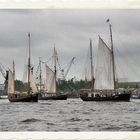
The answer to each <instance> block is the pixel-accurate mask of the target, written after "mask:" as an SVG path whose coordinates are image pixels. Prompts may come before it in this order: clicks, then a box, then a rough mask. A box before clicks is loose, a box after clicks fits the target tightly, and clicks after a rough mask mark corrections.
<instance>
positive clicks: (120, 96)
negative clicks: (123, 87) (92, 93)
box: [80, 93, 131, 102]
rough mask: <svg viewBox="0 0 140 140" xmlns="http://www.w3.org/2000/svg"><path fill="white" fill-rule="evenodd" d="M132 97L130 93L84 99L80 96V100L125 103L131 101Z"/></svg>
mask: <svg viewBox="0 0 140 140" xmlns="http://www.w3.org/2000/svg"><path fill="white" fill-rule="evenodd" d="M130 97H131V94H130V93H125V94H118V95H115V96H110V97H84V96H80V98H81V99H82V100H83V101H125V102H128V101H130Z"/></svg>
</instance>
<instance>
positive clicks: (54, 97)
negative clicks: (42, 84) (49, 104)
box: [39, 95, 67, 100]
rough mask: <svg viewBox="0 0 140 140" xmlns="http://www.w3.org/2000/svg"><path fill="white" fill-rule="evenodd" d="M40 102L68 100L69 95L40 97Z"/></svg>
mask: <svg viewBox="0 0 140 140" xmlns="http://www.w3.org/2000/svg"><path fill="white" fill-rule="evenodd" d="M39 100H67V95H55V96H40V97H39Z"/></svg>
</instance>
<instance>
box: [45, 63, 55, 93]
mask: <svg viewBox="0 0 140 140" xmlns="http://www.w3.org/2000/svg"><path fill="white" fill-rule="evenodd" d="M45 89H46V90H47V92H48V93H56V81H55V73H54V72H53V71H52V70H51V69H50V68H49V67H48V66H47V65H46V86H45Z"/></svg>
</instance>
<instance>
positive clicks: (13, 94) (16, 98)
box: [8, 33, 38, 102]
mask: <svg viewBox="0 0 140 140" xmlns="http://www.w3.org/2000/svg"><path fill="white" fill-rule="evenodd" d="M28 38H29V50H28V51H29V56H28V73H27V79H28V83H27V84H28V89H27V92H18V91H15V65H14V63H13V67H12V68H11V69H9V72H8V99H9V101H10V102H38V90H37V87H36V84H35V81H34V80H33V73H32V70H31V58H30V33H29V34H28Z"/></svg>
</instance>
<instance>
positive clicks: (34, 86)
mask: <svg viewBox="0 0 140 140" xmlns="http://www.w3.org/2000/svg"><path fill="white" fill-rule="evenodd" d="M29 81H30V87H31V89H32V92H33V93H36V92H37V87H36V83H35V81H34V79H33V74H32V72H31V69H30V79H29Z"/></svg>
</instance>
